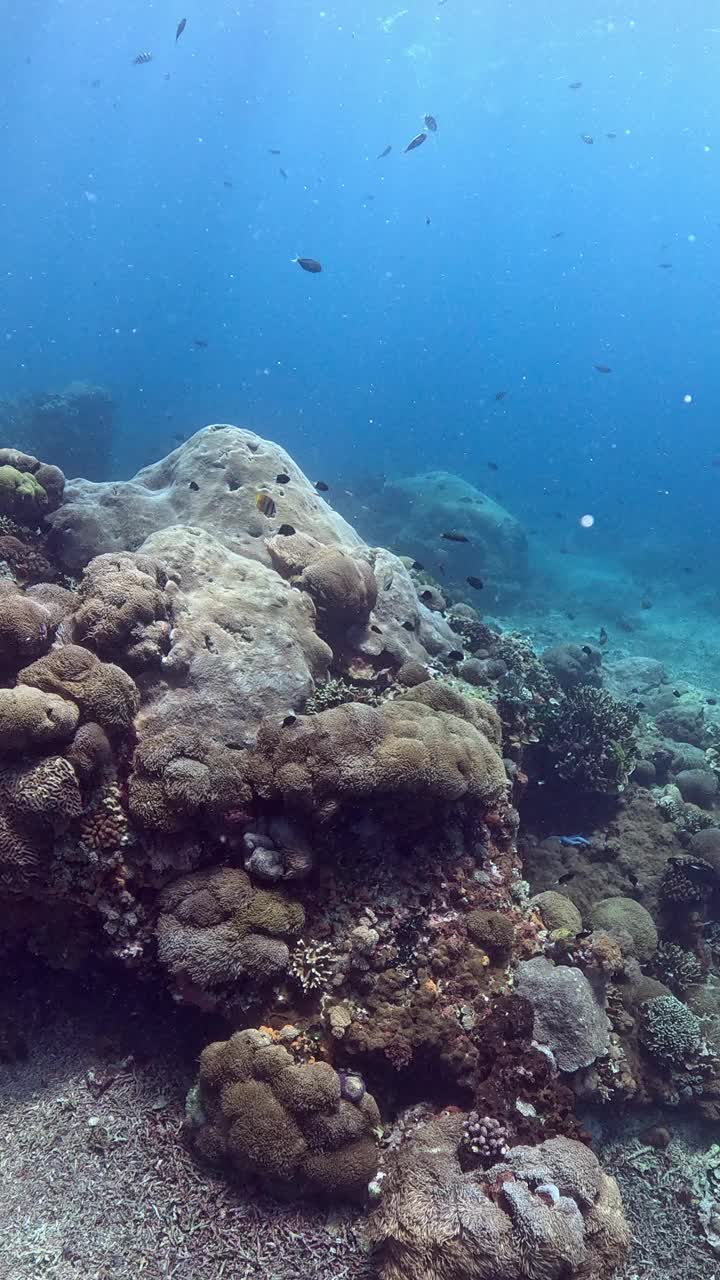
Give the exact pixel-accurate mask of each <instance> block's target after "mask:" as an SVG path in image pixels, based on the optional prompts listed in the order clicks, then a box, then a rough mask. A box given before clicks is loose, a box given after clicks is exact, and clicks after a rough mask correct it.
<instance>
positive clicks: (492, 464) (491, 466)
mask: <svg viewBox="0 0 720 1280" xmlns="http://www.w3.org/2000/svg"><path fill="white" fill-rule="evenodd" d="M487 468H488V471H499V470H500V468H499V466H498V464H497V462H488V464H487Z"/></svg>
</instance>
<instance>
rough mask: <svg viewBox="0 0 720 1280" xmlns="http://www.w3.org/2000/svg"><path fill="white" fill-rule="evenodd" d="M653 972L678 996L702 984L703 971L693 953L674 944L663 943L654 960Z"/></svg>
mask: <svg viewBox="0 0 720 1280" xmlns="http://www.w3.org/2000/svg"><path fill="white" fill-rule="evenodd" d="M653 972H654V974H655V976H656V977H657V978H659V979H660V981H661V982H664V983H665V986H666V987H669V988H670V990H671V991H673V992H674V993H675V995H676V996H683V995H684V994H685V992H686V991H687V989H688V987H692V986H694V984H695V983H697V982H702V979H703V969H702V965H701V963H700V961H699V960H698V958H697V956H696V955H695V953H694V952H693V951H684V950H683V948H682V947H678V946H677V944H676V943H674V942H661V943H660V945H659V947H658V949H657V951H656V952H655V956H654V959H653Z"/></svg>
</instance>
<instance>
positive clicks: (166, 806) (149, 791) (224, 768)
mask: <svg viewBox="0 0 720 1280" xmlns="http://www.w3.org/2000/svg"><path fill="white" fill-rule="evenodd" d="M133 768H134V772H133V774H132V776H131V778H130V783H129V805H130V813H131V815H132V817H133V819H134V820H135V822H137V823H139V824H140V825H141V826H144V827H148V828H149V829H151V830H155V831H176V830H179V829H180V827H182V826H183V824H184V823H185V822H186V821H187V819H188V818H189V817H199V816H204V817H206V818H210V819H213V818H215V819H221V818H222V817H223V816H224V815H225V814H226V813H227V812H228V811H230V810H233V809H237V808H241V807H242V806H243V805H247V804H249V802H250V800H251V795H250V791H249V789H248V786H247V783H246V781H245V758H244V755H243V753H242V752H241V751H233V750H230V748H228V747H224V746H222V745H218V744H216V743H214V742H212V740H210V739H208V737H207V734H205V733H203V732H202V731H201V730H199V729H191V728H183V727H176V728H171V729H166V730H165V731H163V732H161V733H157V734H155V735H152V734H148V735H147V736H146V737H144V738H143V739H142V741H141V742H140V743H139V744H138V747H137V750H136V752H135V757H134V760H133Z"/></svg>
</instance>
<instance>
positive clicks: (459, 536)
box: [440, 529, 470, 542]
mask: <svg viewBox="0 0 720 1280" xmlns="http://www.w3.org/2000/svg"><path fill="white" fill-rule="evenodd" d="M440 537H441V538H444V539H445V541H446V542H469V541H470V539H469V538H467V537H466V536H465V534H464V533H454V532H453V530H452V529H451V530H450V531H449V532H448V533H441V534H440Z"/></svg>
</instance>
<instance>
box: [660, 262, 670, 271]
mask: <svg viewBox="0 0 720 1280" xmlns="http://www.w3.org/2000/svg"><path fill="white" fill-rule="evenodd" d="M658 266H659V267H662V269H663V271H669V270H670V268H671V267H672V262H658Z"/></svg>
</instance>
